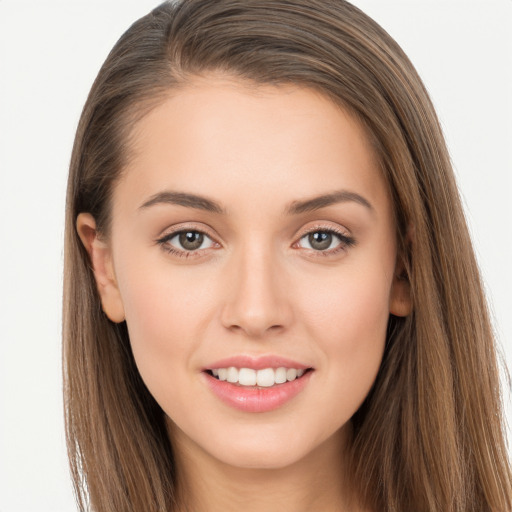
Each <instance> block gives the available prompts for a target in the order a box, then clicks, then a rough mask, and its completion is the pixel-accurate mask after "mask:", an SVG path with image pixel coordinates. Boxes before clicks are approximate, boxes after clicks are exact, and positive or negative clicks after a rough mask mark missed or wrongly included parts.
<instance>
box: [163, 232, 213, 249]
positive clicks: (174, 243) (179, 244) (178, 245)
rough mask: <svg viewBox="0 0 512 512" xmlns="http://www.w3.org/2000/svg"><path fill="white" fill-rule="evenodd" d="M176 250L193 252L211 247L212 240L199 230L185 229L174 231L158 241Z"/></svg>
mask: <svg viewBox="0 0 512 512" xmlns="http://www.w3.org/2000/svg"><path fill="white" fill-rule="evenodd" d="M159 242H160V243H161V244H162V245H164V246H167V247H168V248H169V249H172V250H173V251H176V252H193V251H198V250H200V249H209V248H210V247H213V245H214V242H213V240H212V239H211V238H210V237H209V236H208V235H206V234H205V233H202V232H201V231H195V230H192V229H191V230H186V231H178V232H174V233H172V234H170V235H167V236H165V237H164V238H162V239H161V240H160V241H159Z"/></svg>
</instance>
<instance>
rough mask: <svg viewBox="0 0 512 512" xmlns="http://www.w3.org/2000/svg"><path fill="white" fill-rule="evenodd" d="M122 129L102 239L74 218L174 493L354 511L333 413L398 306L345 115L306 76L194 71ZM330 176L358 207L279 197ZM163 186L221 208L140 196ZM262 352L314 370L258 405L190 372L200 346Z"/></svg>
mask: <svg viewBox="0 0 512 512" xmlns="http://www.w3.org/2000/svg"><path fill="white" fill-rule="evenodd" d="M132 141H133V143H132V148H131V154H130V159H129V164H128V166H127V168H126V169H125V170H124V173H123V175H122V178H121V179H120V181H119V182H118V184H117V185H116V187H115V189H114V192H113V209H112V224H111V233H110V236H109V238H108V239H105V238H103V237H101V236H100V235H99V234H98V233H97V231H96V225H95V222H94V219H93V218H92V217H91V215H89V214H87V213H83V214H80V215H79V217H78V219H77V229H78V232H79V234H80V236H81V239H82V241H83V243H84V245H85V247H86V248H87V250H88V252H89V254H90V256H91V260H92V263H93V267H94V271H95V276H96V280H97V285H98V290H99V292H100V296H101V299H102V305H103V309H104V311H105V313H106V314H107V315H108V317H109V318H110V319H111V320H113V321H114V322H120V321H123V320H126V322H127V325H128V329H129V334H130V340H131V344H132V349H133V353H134V357H135V360H136V363H137V366H138V369H139V371H140V373H141V375H142V378H143V379H144V381H145V383H146V385H147V386H148V389H149V390H150V392H151V393H152V394H153V396H154V397H155V399H156V400H157V402H158V403H159V404H160V405H161V407H162V408H163V410H164V411H165V413H166V415H167V417H168V425H169V435H170V436H171V440H172V442H173V446H174V449H175V452H176V459H177V465H178V474H179V476H180V479H179V492H180V497H181V500H182V503H183V509H184V510H185V509H186V508H187V507H188V508H189V509H190V510H202V511H217V510H219V511H220V510H222V511H223V512H225V511H226V510H239V509H240V507H241V506H242V505H243V509H244V510H246V511H259V510H265V511H267V512H269V511H270V512H271V511H274V510H275V511H277V510H294V511H299V512H300V511H309V512H311V511H314V510H321V511H323V512H328V511H335V510H336V511H348V510H360V508H359V507H358V506H357V501H358V500H357V497H354V496H352V495H351V492H350V490H349V488H348V486H347V485H346V484H345V483H346V481H347V479H346V478H345V474H344V473H345V467H344V465H343V460H344V452H345V449H346V445H347V441H348V440H349V438H350V433H351V426H350V418H351V416H352V415H353V414H354V412H355V411H356V410H357V409H358V407H359V406H360V404H361V403H362V401H363V400H364V398H365V397H366V395H367V393H368V391H369V390H370V388H371V386H372V383H373V382H374V379H375V377H376V374H377V371H378V368H379V365H380V363H381V359H382V354H383V350H384V344H385V334H386V326H387V321H388V317H389V314H390V313H393V314H395V315H398V316H405V315H407V314H409V313H410V308H411V304H410V299H409V292H408V289H407V285H406V283H405V282H404V281H402V280H400V279H399V278H398V277H397V276H398V275H399V274H400V272H401V268H400V264H399V263H398V264H397V248H396V236H395V224H394V220H393V211H392V204H391V200H390V194H389V191H388V188H387V185H386V182H385V181H384V178H383V176H382V174H381V172H380V170H379V165H378V162H377V160H376V158H375V156H374V154H373V152H372V150H371V147H370V145H369V143H368V139H367V137H366V135H365V133H364V131H363V129H362V128H361V126H360V124H359V123H358V122H357V121H356V120H355V119H354V118H353V117H352V116H350V115H348V114H347V113H346V112H344V111H343V110H342V109H340V108H339V107H338V106H336V105H334V104H333V103H332V102H331V101H330V100H328V99H326V98H324V97H323V96H321V95H320V94H318V93H316V92H314V91H311V90H308V89H304V88H298V87H293V86H279V87H274V86H258V87H254V86H250V85H249V84H247V83H244V82H242V81H239V80H236V79H231V78H228V77H221V76H210V77H208V80H207V79H199V78H197V79H195V80H194V81H192V82H191V83H190V85H187V86H186V87H185V88H183V89H180V90H179V91H174V92H173V93H172V94H170V95H169V97H168V98H167V99H166V100H165V101H164V102H163V103H162V104H161V105H159V106H158V107H156V108H155V109H154V110H153V111H152V112H151V113H149V114H148V115H147V116H146V117H145V118H143V119H142V120H141V121H139V123H138V124H137V125H136V126H135V128H134V132H133V134H132ZM342 190H343V191H348V192H350V193H352V194H358V195H359V196H360V197H362V198H364V199H365V200H366V201H367V202H368V203H369V205H371V206H370V207H368V206H365V205H364V204H361V202H358V201H354V200H351V199H349V200H344V201H339V202H336V203H334V204H330V205H328V206H324V207H321V208H318V209H314V210H312V211H306V212H302V213H290V212H287V209H288V210H289V208H290V205H293V204H294V202H296V201H303V200H307V199H311V198H313V197H315V196H320V195H324V194H329V193H332V192H333V191H342ZM163 191H174V192H183V193H189V194H197V195H200V196H205V197H207V198H209V199H211V200H213V201H215V202H216V203H218V204H219V205H220V207H221V208H222V209H223V210H225V212H224V213H218V212H211V211H204V210H201V209H198V208H193V207H187V206H183V205H176V204H169V203H157V204H152V205H151V206H146V207H141V205H143V204H145V203H147V202H148V201H149V200H150V199H151V198H153V197H154V195H155V194H158V193H160V192H163ZM184 229H185V230H188V231H198V232H203V233H206V234H207V235H208V237H209V238H205V239H204V243H203V245H202V246H201V248H200V249H198V250H195V251H188V253H187V252H186V251H185V249H184V248H183V246H180V243H179V240H178V238H177V237H176V236H174V238H172V237H171V234H173V233H176V232H178V231H180V230H184ZM329 230H335V231H337V232H339V233H341V234H342V236H343V237H349V238H350V239H351V240H352V244H347V243H345V242H344V241H343V240H344V239H341V238H338V235H332V238H331V240H332V243H331V245H330V246H329V249H328V250H325V249H318V246H317V245H315V246H312V245H311V242H310V238H309V237H308V236H307V235H308V233H310V232H316V233H317V234H318V232H328V231H329ZM166 236H167V239H166V240H165V242H163V241H162V239H163V238H164V237H166ZM159 241H160V242H159ZM169 248H171V249H174V250H175V251H176V250H178V251H181V254H182V255H187V256H188V257H179V256H178V255H176V254H171V253H169V251H168V249H169ZM268 354H276V355H279V356H284V357H288V358H291V359H293V360H294V361H298V362H300V363H303V364H305V365H307V366H308V367H312V368H313V369H314V371H313V372H312V373H311V375H310V378H309V381H308V383H307V385H306V386H305V388H304V389H303V391H302V392H301V393H299V395H297V396H296V397H295V398H293V399H292V400H290V401H289V402H287V403H286V404H285V405H283V406H281V407H280V408H278V409H276V410H274V411H270V412H265V413H249V412H242V411H239V410H237V409H234V408H232V407H230V406H228V405H226V404H224V403H223V402H221V401H220V400H219V399H218V397H217V396H215V395H214V394H213V393H212V392H211V391H210V389H209V388H208V386H206V385H205V382H204V377H205V376H204V374H203V372H202V371H201V370H202V369H204V368H205V367H208V366H209V365H211V363H212V362H214V361H217V360H219V359H221V358H225V357H230V356H234V355H252V356H259V355H268ZM262 489H265V492H262Z"/></svg>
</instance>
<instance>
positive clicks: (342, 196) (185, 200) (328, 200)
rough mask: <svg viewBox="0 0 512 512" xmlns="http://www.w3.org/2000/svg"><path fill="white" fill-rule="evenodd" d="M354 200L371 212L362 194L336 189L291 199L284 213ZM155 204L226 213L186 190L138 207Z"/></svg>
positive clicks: (166, 193)
mask: <svg viewBox="0 0 512 512" xmlns="http://www.w3.org/2000/svg"><path fill="white" fill-rule="evenodd" d="M346 202H355V203H358V204H360V205H362V206H364V207H366V208H368V209H369V210H371V211H372V212H373V211H374V210H373V206H372V205H371V203H370V202H369V201H368V200H367V199H365V198H364V197H363V196H361V195H359V194H357V193H355V192H350V191H348V190H337V191H335V192H331V193H329V194H322V195H320V196H316V197H313V198H311V199H305V200H301V201H293V202H292V203H290V205H288V206H287V207H286V208H285V214H286V215H299V214H301V213H307V212H312V211H315V210H319V209H321V208H326V207H327V206H331V205H333V204H337V203H346ZM157 204H174V205H178V206H184V207H186V208H195V209H198V210H204V211H207V212H211V213H218V214H226V210H225V209H224V208H223V207H222V206H221V205H220V204H219V203H217V202H216V201H214V200H213V199H209V198H207V197H204V196H199V195H196V194H189V193H186V192H173V191H169V190H166V191H164V192H159V193H157V194H155V195H153V196H151V197H150V198H149V199H148V200H147V201H146V202H144V203H143V204H142V205H141V206H140V207H139V209H145V208H149V207H150V206H154V205H157Z"/></svg>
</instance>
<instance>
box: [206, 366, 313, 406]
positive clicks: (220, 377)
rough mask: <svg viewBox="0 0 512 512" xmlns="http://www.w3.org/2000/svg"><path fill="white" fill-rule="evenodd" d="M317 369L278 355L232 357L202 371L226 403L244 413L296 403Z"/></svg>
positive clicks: (210, 388)
mask: <svg viewBox="0 0 512 512" xmlns="http://www.w3.org/2000/svg"><path fill="white" fill-rule="evenodd" d="M313 373H315V372H314V369H313V368H312V367H308V366H306V365H303V364H301V363H298V362H294V361H291V360H288V359H285V358H281V357H277V356H265V357H257V358H254V357H244V356H238V357H231V358H228V359H224V360H222V361H217V362H216V363H214V364H212V365H211V366H210V367H209V368H208V367H206V368H203V371H202V372H201V374H202V375H203V378H204V381H205V383H206V385H207V387H208V388H209V390H210V391H211V392H212V393H213V395H214V396H215V397H216V398H218V399H220V401H221V402H223V403H224V404H225V405H228V406H230V407H232V408H234V409H238V410H239V411H242V412H250V413H263V412H270V411H273V410H276V409H279V408H280V407H282V406H284V405H285V404H287V403H289V402H290V403H291V402H293V399H294V398H295V397H297V395H299V394H300V393H301V392H302V391H303V390H304V389H306V388H307V386H308V383H309V382H310V380H311V376H312V375H313Z"/></svg>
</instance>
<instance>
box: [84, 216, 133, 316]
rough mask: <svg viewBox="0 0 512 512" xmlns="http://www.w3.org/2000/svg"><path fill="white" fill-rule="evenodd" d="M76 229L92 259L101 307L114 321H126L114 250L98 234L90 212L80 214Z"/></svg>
mask: <svg viewBox="0 0 512 512" xmlns="http://www.w3.org/2000/svg"><path fill="white" fill-rule="evenodd" d="M76 230H77V232H78V236H79V237H80V240H81V241H82V244H83V245H84V247H85V249H86V251H87V253H88V254H89V258H90V260H91V264H92V269H93V272H94V278H95V280H96V287H97V289H98V293H99V295H100V299H101V307H102V309H103V311H104V312H105V314H106V315H107V317H108V318H109V319H110V320H112V322H115V323H120V322H122V321H124V319H125V314H124V306H123V301H122V299H121V294H120V292H119V288H118V286H117V281H116V276H115V273H114V265H113V262H112V251H111V249H110V247H109V245H108V244H107V243H106V242H105V241H103V240H101V238H100V237H99V236H98V232H97V229H96V221H95V220H94V217H93V216H92V215H91V214H90V213H80V214H79V215H78V217H77V219H76Z"/></svg>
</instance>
